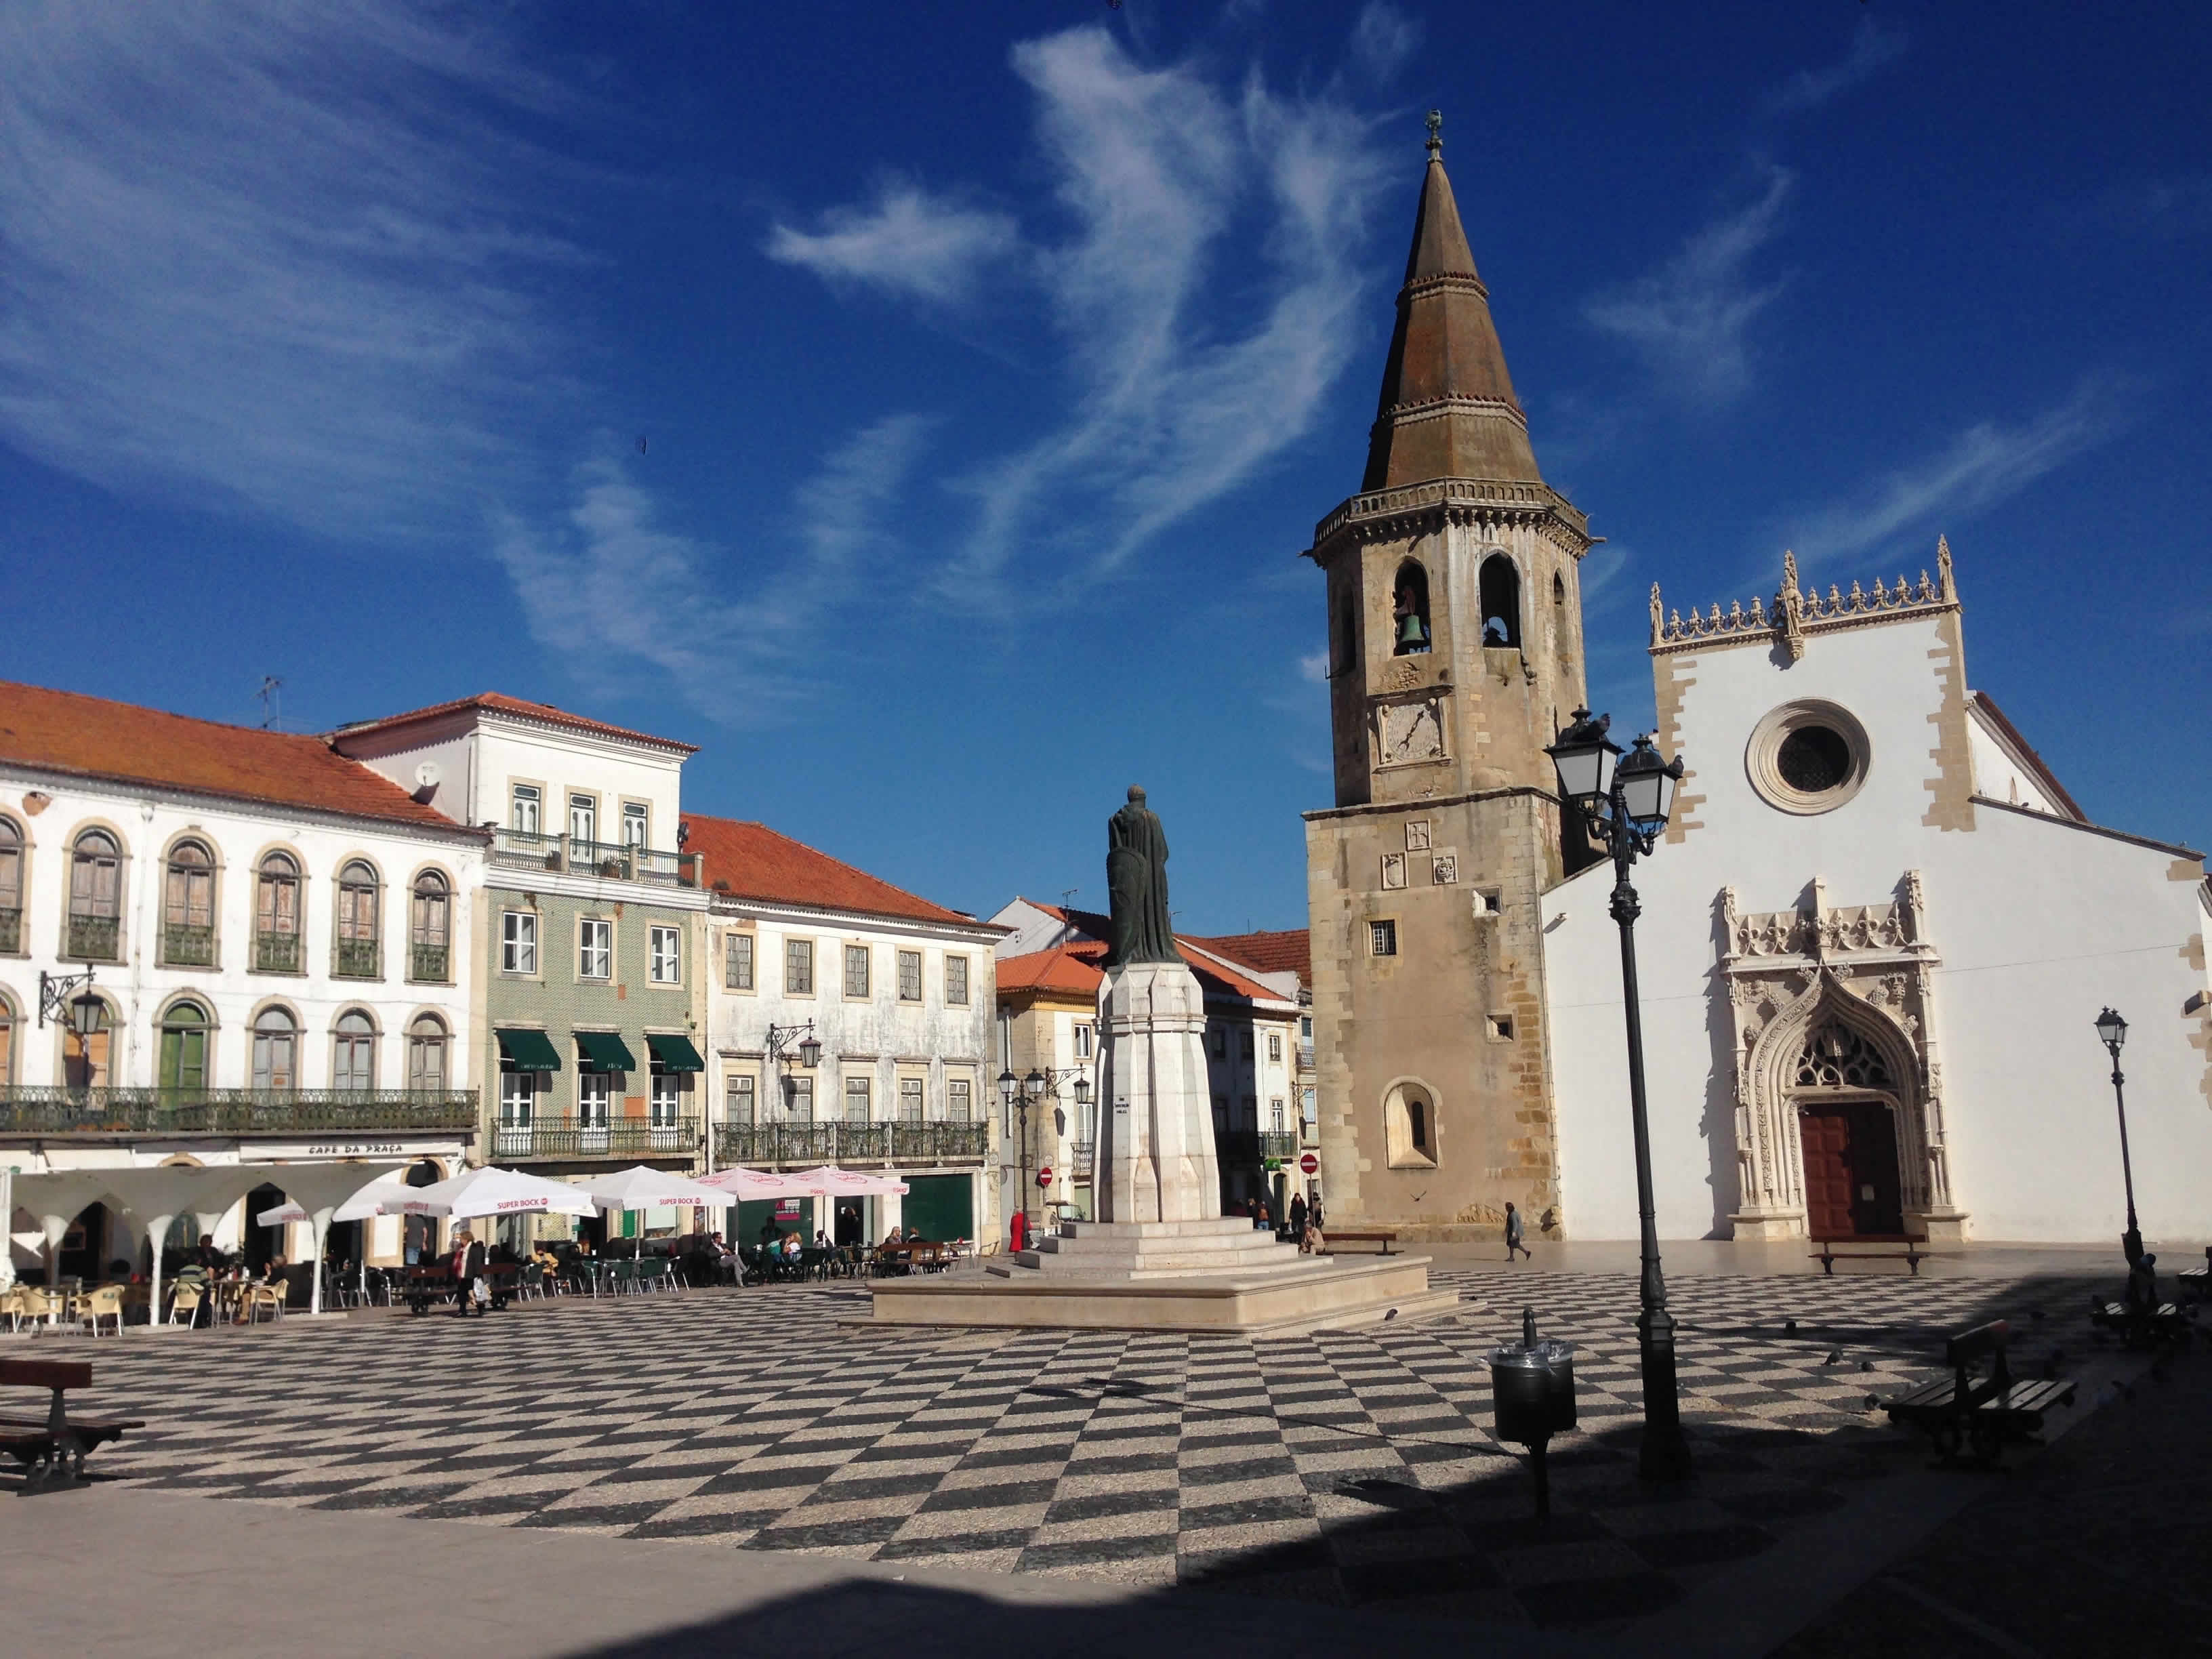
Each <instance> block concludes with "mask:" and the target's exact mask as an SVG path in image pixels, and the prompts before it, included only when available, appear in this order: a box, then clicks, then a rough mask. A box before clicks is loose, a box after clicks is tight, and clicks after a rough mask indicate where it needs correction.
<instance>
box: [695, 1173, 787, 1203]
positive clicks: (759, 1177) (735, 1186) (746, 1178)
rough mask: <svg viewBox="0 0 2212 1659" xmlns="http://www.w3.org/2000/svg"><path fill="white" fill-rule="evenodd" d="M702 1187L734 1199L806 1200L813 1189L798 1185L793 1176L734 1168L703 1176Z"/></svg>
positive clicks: (701, 1178)
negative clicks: (713, 1189) (714, 1189)
mask: <svg viewBox="0 0 2212 1659" xmlns="http://www.w3.org/2000/svg"><path fill="white" fill-rule="evenodd" d="M699 1182H700V1184H701V1185H702V1186H706V1187H713V1188H718V1189H719V1190H720V1191H721V1192H724V1193H726V1194H729V1195H730V1197H732V1198H742V1199H759V1198H804V1197H805V1196H806V1195H807V1194H809V1193H810V1192H811V1190H812V1189H811V1188H806V1187H801V1186H799V1185H798V1184H797V1183H796V1182H794V1181H793V1178H792V1177H791V1176H780V1175H770V1174H769V1172H768V1171H767V1170H747V1169H743V1168H732V1169H727V1170H715V1171H714V1174H712V1175H709V1176H700V1177H699Z"/></svg>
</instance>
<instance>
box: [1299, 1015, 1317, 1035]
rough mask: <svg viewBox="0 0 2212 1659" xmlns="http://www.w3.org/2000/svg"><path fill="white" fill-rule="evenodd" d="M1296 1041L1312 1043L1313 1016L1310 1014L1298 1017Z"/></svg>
mask: <svg viewBox="0 0 2212 1659" xmlns="http://www.w3.org/2000/svg"><path fill="white" fill-rule="evenodd" d="M1298 1039H1299V1041H1300V1042H1312V1041H1313V1016H1312V1015H1311V1014H1301V1015H1300V1016H1299V1017H1298Z"/></svg>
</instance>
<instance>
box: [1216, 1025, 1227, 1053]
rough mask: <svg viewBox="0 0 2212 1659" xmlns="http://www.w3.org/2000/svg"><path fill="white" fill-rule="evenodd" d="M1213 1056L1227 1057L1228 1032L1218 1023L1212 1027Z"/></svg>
mask: <svg viewBox="0 0 2212 1659" xmlns="http://www.w3.org/2000/svg"><path fill="white" fill-rule="evenodd" d="M1213 1057H1214V1058H1215V1059H1216V1060H1226V1059H1228V1058H1229V1033H1228V1032H1227V1031H1226V1030H1223V1029H1222V1028H1221V1027H1220V1026H1218V1025H1217V1026H1215V1027H1214V1028H1213Z"/></svg>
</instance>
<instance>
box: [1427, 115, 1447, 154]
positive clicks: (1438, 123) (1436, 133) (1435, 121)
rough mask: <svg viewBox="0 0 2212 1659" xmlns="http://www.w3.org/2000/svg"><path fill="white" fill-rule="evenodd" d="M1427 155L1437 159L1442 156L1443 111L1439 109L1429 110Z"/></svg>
mask: <svg viewBox="0 0 2212 1659" xmlns="http://www.w3.org/2000/svg"><path fill="white" fill-rule="evenodd" d="M1429 156H1430V159H1431V160H1432V161H1443V157H1444V112H1443V111H1442V110H1440V109H1432V110H1431V111H1430V112H1429Z"/></svg>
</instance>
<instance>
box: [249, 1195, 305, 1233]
mask: <svg viewBox="0 0 2212 1659" xmlns="http://www.w3.org/2000/svg"><path fill="white" fill-rule="evenodd" d="M311 1220H313V1217H312V1216H310V1215H309V1214H308V1213H307V1212H306V1211H305V1210H303V1209H301V1207H300V1206H298V1205H297V1204H295V1203H294V1202H292V1201H291V1200H289V1199H287V1200H285V1201H284V1202H283V1203H282V1204H279V1205H277V1206H275V1207H274V1208H273V1209H267V1210H264V1211H263V1212H261V1213H260V1214H259V1215H258V1216H256V1217H254V1218H253V1225H255V1226H257V1227H289V1225H292V1223H294V1222H295V1221H311Z"/></svg>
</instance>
